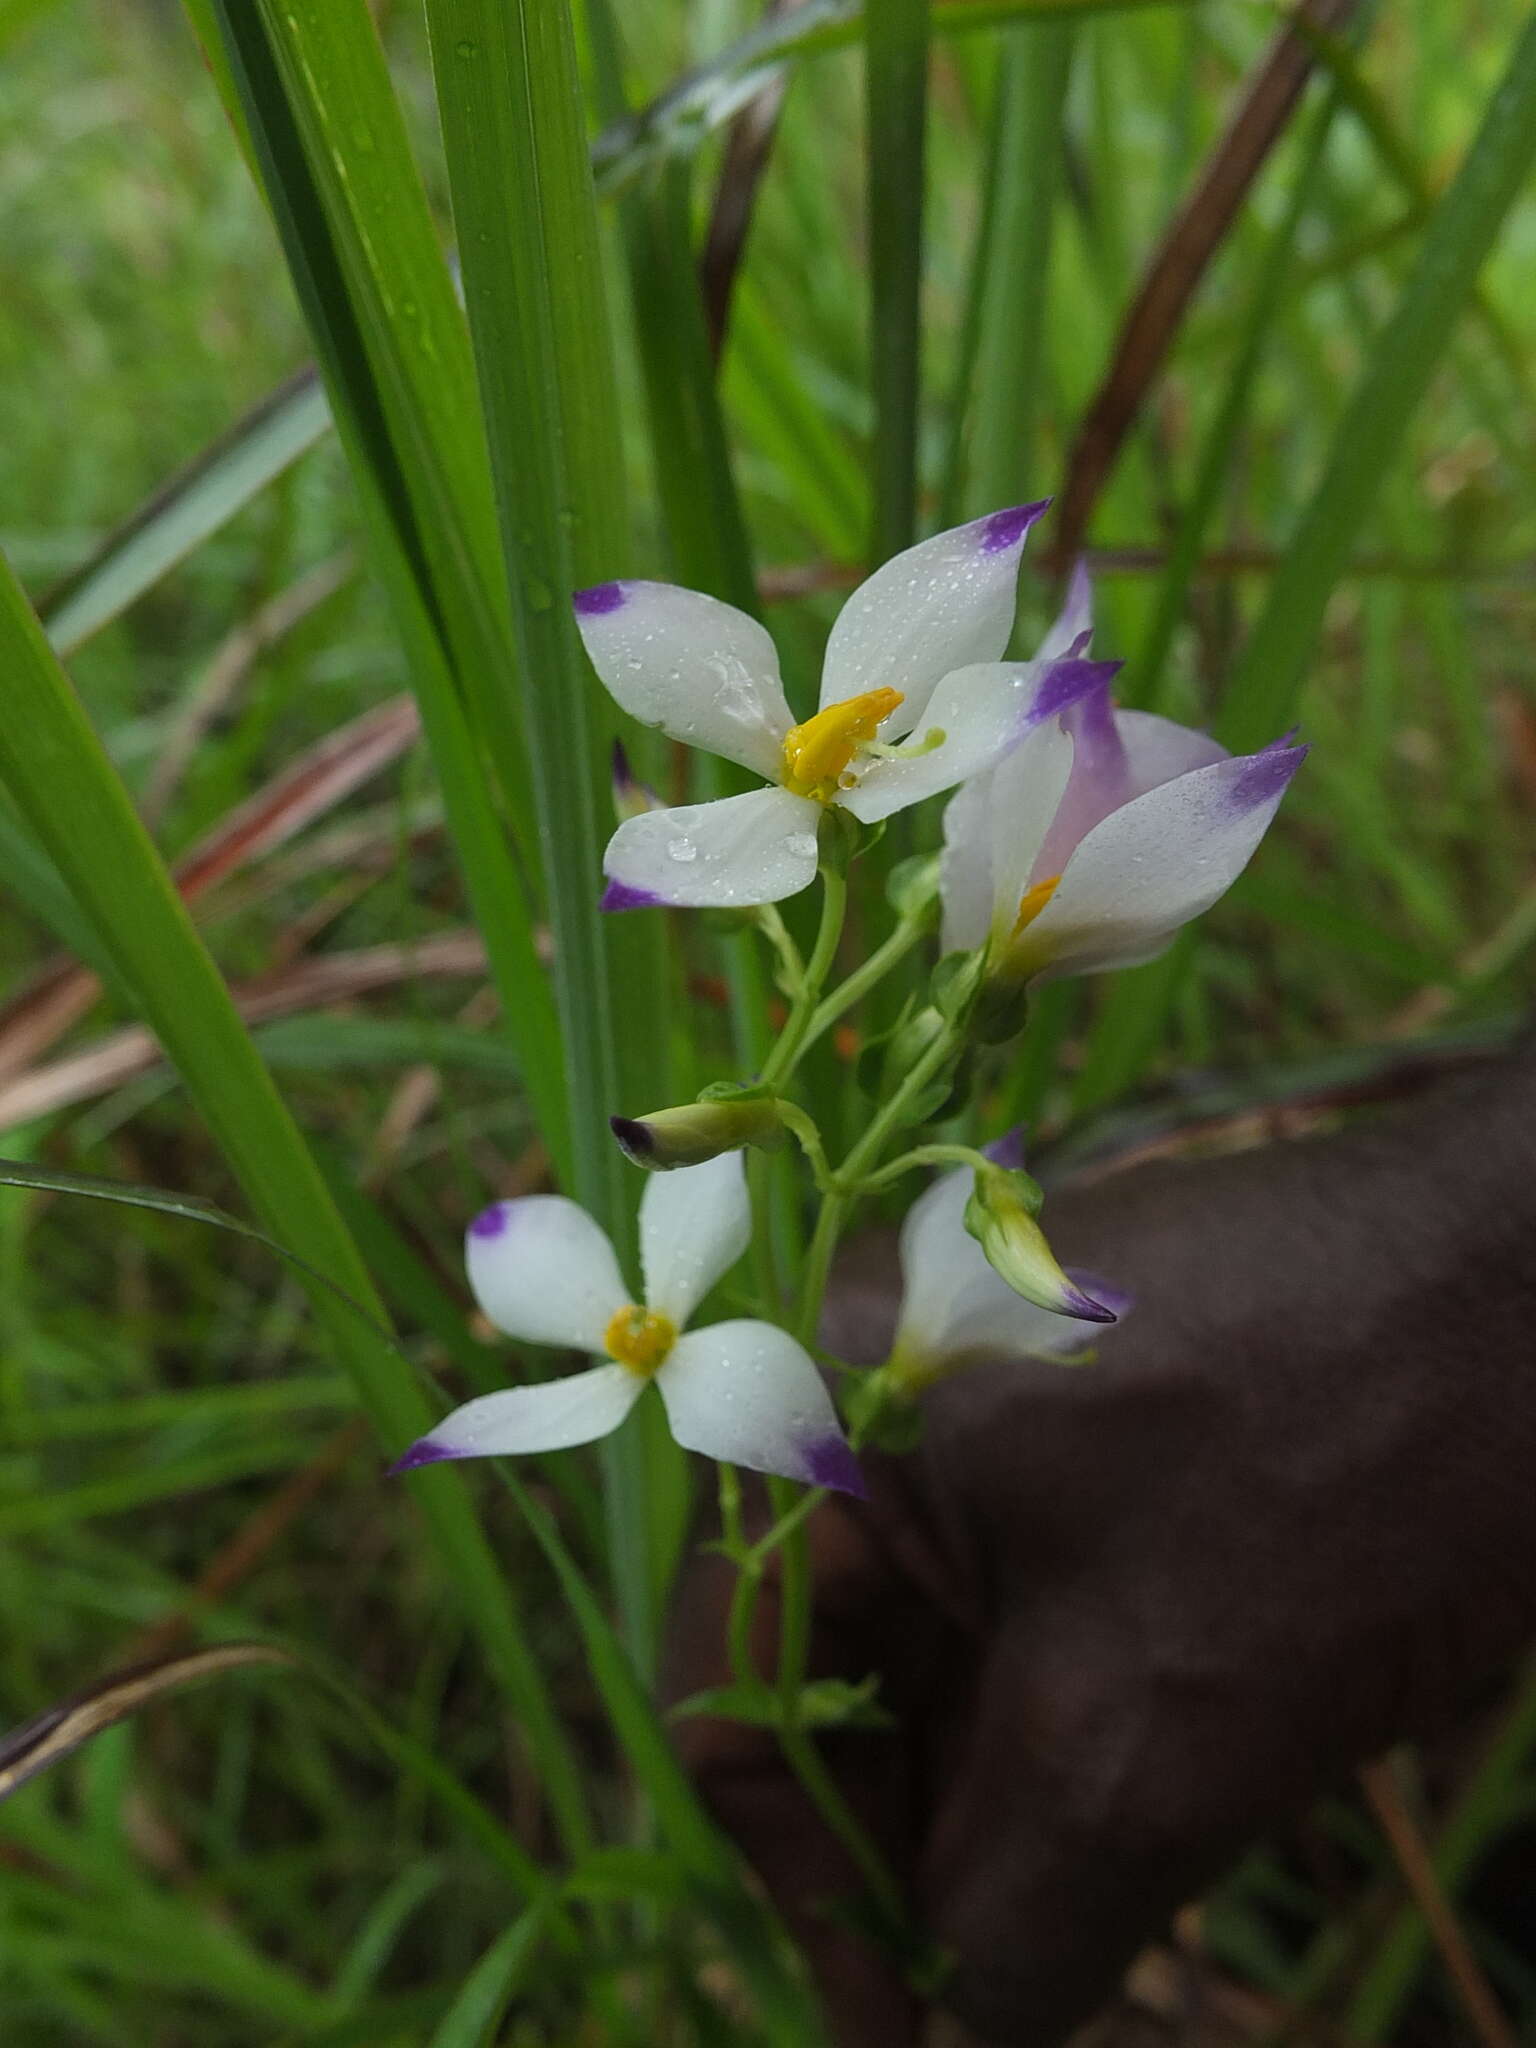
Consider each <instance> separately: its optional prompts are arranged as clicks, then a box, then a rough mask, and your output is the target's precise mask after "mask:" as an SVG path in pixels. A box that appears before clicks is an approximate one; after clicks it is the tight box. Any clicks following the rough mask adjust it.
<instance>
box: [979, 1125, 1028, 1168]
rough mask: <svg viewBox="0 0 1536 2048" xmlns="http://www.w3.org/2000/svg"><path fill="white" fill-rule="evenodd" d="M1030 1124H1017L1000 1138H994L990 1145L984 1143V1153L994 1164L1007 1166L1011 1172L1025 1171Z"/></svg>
mask: <svg viewBox="0 0 1536 2048" xmlns="http://www.w3.org/2000/svg"><path fill="white" fill-rule="evenodd" d="M1028 1129H1029V1126H1028V1124H1015V1125H1014V1127H1013V1129H1012V1130H1011V1131H1004V1133H1003V1135H1002V1136H1001V1137H1000V1138H994V1139H993V1140H992V1142H991V1144H990V1145H983V1146H982V1148H981V1149H982V1152H983V1154H984V1155H985V1156H986V1157H987V1158H988V1159H990V1160H991V1161H992V1163H993V1165H994V1166H1006V1167H1007V1168H1008V1170H1009V1172H1010V1173H1022V1172H1023V1171H1024V1136H1025V1133H1026V1132H1027V1130H1028Z"/></svg>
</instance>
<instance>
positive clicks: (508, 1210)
mask: <svg viewBox="0 0 1536 2048" xmlns="http://www.w3.org/2000/svg"><path fill="white" fill-rule="evenodd" d="M511 1221H512V1204H511V1203H510V1202H492V1204H491V1206H490V1207H489V1209H482V1210H481V1211H480V1214H479V1215H478V1216H477V1217H476V1218H475V1219H474V1221H473V1222H472V1223H471V1224H470V1226H469V1234H470V1236H471V1237H500V1236H501V1233H502V1232H503V1231H504V1230H505V1229H506V1227H507V1225H508V1224H509V1223H510V1222H511Z"/></svg>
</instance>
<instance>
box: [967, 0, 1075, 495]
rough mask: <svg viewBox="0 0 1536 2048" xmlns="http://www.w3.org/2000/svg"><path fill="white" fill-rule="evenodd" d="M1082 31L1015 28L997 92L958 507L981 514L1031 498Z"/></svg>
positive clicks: (1064, 25)
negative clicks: (1054, 245)
mask: <svg viewBox="0 0 1536 2048" xmlns="http://www.w3.org/2000/svg"><path fill="white" fill-rule="evenodd" d="M1075 40H1076V31H1075V29H1074V27H1073V26H1072V24H1071V23H1070V22H1065V21H1043V22H1034V23H1030V24H1028V25H1027V26H1021V27H1018V28H1015V29H1011V30H1010V31H1009V32H1008V34H1007V37H1006V38H1005V41H1004V49H1003V59H1002V66H1001V72H1000V76H999V78H998V84H997V93H998V98H997V108H996V114H995V121H996V141H995V155H994V162H993V172H994V176H995V178H996V180H997V189H996V193H995V197H994V200H993V204H992V206H991V208H990V213H989V220H988V227H989V235H988V242H987V246H986V248H985V250H984V251H983V252H982V259H981V265H980V278H979V284H980V290H981V310H980V321H979V328H978V335H977V348H976V362H975V373H974V381H975V395H974V399H973V405H974V423H973V427H972V433H971V451H970V458H969V462H968V465H967V468H968V472H969V484H968V487H967V489H966V490H965V492H964V493H963V498H962V502H963V504H964V507H965V510H966V512H967V513H971V514H979V513H982V512H986V511H990V510H992V509H993V508H995V507H996V506H998V505H1012V504H1015V503H1017V502H1018V501H1019V500H1020V499H1021V498H1024V497H1028V496H1029V495H1031V494H1032V493H1033V491H1034V487H1035V482H1036V476H1035V469H1036V440H1037V436H1038V432H1039V423H1040V418H1041V415H1042V412H1043V410H1044V407H1043V399H1044V379H1045V333H1046V311H1047V308H1048V306H1049V303H1050V266H1051V242H1052V230H1053V226H1054V223H1055V218H1056V195H1057V189H1058V186H1059V184H1060V181H1061V168H1062V153H1063V152H1062V111H1063V106H1064V103H1065V99H1066V93H1067V86H1068V82H1069V79H1070V76H1071V67H1072V51H1073V45H1074V42H1075Z"/></svg>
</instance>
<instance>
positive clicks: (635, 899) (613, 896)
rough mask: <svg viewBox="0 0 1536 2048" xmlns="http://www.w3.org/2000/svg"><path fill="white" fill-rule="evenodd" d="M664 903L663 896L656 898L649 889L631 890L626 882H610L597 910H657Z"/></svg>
mask: <svg viewBox="0 0 1536 2048" xmlns="http://www.w3.org/2000/svg"><path fill="white" fill-rule="evenodd" d="M665 902H666V898H665V897H664V896H657V895H655V894H654V893H653V892H652V891H651V890H650V889H632V888H631V887H630V886H629V884H628V882H615V881H611V880H610V882H609V884H608V886H607V888H606V889H605V890H604V891H603V893H602V898H601V900H600V901H599V903H598V906H597V907H598V909H599V910H657V909H660V908H661V907H662V905H663V904H665Z"/></svg>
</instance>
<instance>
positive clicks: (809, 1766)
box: [779, 1723, 907, 1926]
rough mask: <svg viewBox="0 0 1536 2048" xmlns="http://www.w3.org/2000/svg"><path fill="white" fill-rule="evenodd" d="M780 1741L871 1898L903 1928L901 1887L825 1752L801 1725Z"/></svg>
mask: <svg viewBox="0 0 1536 2048" xmlns="http://www.w3.org/2000/svg"><path fill="white" fill-rule="evenodd" d="M779 1740H780V1742H781V1743H782V1745H783V1749H784V1755H785V1757H786V1759H787V1760H788V1763H789V1766H790V1768H791V1770H793V1772H794V1774H795V1776H796V1777H797V1778H798V1779H799V1780H800V1783H801V1785H802V1786H803V1787H804V1788H805V1791H806V1792H807V1794H808V1795H809V1796H810V1798H811V1799H812V1800H813V1801H814V1803H815V1807H816V1811H817V1812H818V1813H819V1814H820V1815H821V1817H822V1819H823V1820H824V1821H825V1822H826V1824H827V1826H828V1827H829V1828H830V1829H831V1831H832V1833H833V1834H834V1835H836V1837H837V1839H838V1840H839V1841H840V1842H841V1843H842V1845H843V1847H844V1848H845V1849H846V1850H847V1852H848V1855H849V1858H850V1860H851V1861H852V1863H853V1864H854V1866H855V1868H856V1869H857V1871H858V1873H859V1875H860V1877H862V1878H863V1880H864V1882H865V1884H866V1885H868V1887H869V1892H870V1896H871V1898H873V1899H874V1900H875V1902H876V1904H877V1905H878V1906H879V1907H880V1910H881V1911H882V1913H884V1914H885V1916H886V1917H887V1919H889V1920H891V1921H893V1922H894V1923H895V1924H896V1925H897V1926H901V1925H903V1924H904V1923H905V1921H906V1918H907V1912H906V1901H905V1900H904V1899H903V1897H902V1893H901V1886H900V1885H899V1884H898V1883H897V1881H896V1879H895V1878H894V1877H893V1876H892V1874H891V1870H890V1866H889V1865H888V1864H887V1862H886V1860H885V1858H884V1857H883V1856H882V1855H881V1854H880V1851H879V1850H878V1849H877V1848H876V1847H875V1845H874V1843H873V1842H872V1841H871V1840H870V1839H869V1836H868V1835H867V1834H866V1833H865V1831H864V1827H863V1825H862V1823H861V1822H860V1820H859V1818H858V1816H857V1814H855V1813H854V1811H853V1809H852V1807H850V1806H849V1804H848V1802H847V1800H846V1799H844V1797H843V1795H842V1793H841V1792H840V1791H839V1790H838V1786H837V1780H836V1779H835V1778H834V1777H833V1775H832V1773H831V1772H830V1771H829V1770H828V1769H827V1766H826V1764H825V1762H824V1761H823V1759H822V1755H821V1751H820V1750H819V1749H818V1748H817V1747H816V1744H815V1743H814V1741H813V1740H812V1739H811V1737H810V1736H809V1735H807V1734H806V1732H805V1730H804V1729H803V1728H802V1727H800V1726H799V1725H798V1723H796V1724H792V1725H788V1726H785V1727H783V1728H781V1729H780V1730H779Z"/></svg>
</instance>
